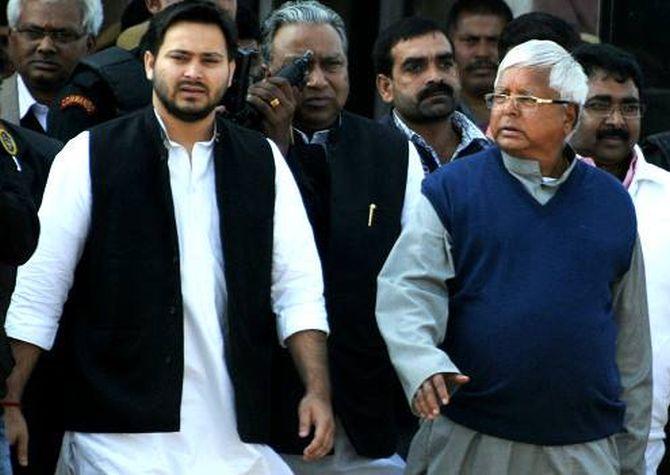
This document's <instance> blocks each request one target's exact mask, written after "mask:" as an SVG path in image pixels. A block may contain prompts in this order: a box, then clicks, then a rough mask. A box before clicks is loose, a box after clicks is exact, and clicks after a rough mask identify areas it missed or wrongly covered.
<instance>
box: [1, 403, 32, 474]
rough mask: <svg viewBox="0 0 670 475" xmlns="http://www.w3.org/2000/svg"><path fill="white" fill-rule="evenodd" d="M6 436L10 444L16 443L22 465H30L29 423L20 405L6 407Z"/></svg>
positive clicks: (17, 456)
mask: <svg viewBox="0 0 670 475" xmlns="http://www.w3.org/2000/svg"><path fill="white" fill-rule="evenodd" d="M4 420H5V438H6V439H7V442H8V443H9V445H16V447H15V449H16V458H17V459H18V460H19V465H21V466H22V467H26V466H28V425H27V424H26V420H25V419H24V417H23V413H22V412H21V409H20V408H18V407H6V408H5V414H4Z"/></svg>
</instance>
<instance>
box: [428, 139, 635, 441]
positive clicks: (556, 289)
mask: <svg viewBox="0 0 670 475" xmlns="http://www.w3.org/2000/svg"><path fill="white" fill-rule="evenodd" d="M423 193H424V194H425V195H426V196H427V197H428V199H429V200H430V202H431V203H432V205H433V207H434V208H435V210H436V211H437V214H438V215H439V217H440V219H441V220H442V222H443V224H444V226H445V227H446V228H447V230H448V231H449V233H450V234H451V236H452V239H453V245H452V253H453V258H454V264H455V269H456V277H455V278H454V279H451V280H450V281H449V282H448V283H447V284H448V288H449V296H450V303H449V312H450V317H449V324H448V329H447V338H446V340H445V342H444V344H443V349H444V350H445V351H446V352H447V354H449V356H450V357H451V358H452V360H453V361H454V363H455V364H456V365H457V366H458V367H459V369H460V370H461V371H462V372H463V373H464V374H466V375H468V376H470V378H471V381H470V383H468V384H466V385H464V386H463V387H462V388H461V389H460V390H459V391H458V392H457V393H456V394H455V396H454V398H453V399H452V402H451V403H450V404H449V405H448V406H446V408H445V414H446V415H447V416H448V417H449V418H451V419H452V420H454V421H455V422H457V423H459V424H462V425H464V426H466V427H469V428H471V429H473V430H476V431H478V432H482V433H486V434H490V435H494V436H497V437H501V438H504V439H509V440H516V441H521V442H526V443H532V444H539V445H562V444H574V443H581V442H585V441H589V440H596V439H600V438H603V437H607V436H609V435H611V434H614V433H616V432H619V431H621V430H622V427H623V414H624V410H625V407H624V404H623V402H621V400H620V393H621V386H620V381H619V372H618V368H617V366H616V361H615V352H616V336H617V329H616V324H615V322H614V318H613V313H612V290H611V289H612V285H613V283H614V282H615V281H616V280H617V279H619V278H620V277H621V276H622V275H623V274H624V273H625V272H626V271H627V270H628V268H629V267H630V261H631V257H632V250H633V247H634V244H635V239H636V232H635V230H636V222H635V212H634V208H633V205H632V202H631V200H630V198H629V197H628V194H627V193H626V191H625V190H624V189H623V187H622V186H621V185H620V184H619V183H618V182H616V181H615V180H614V179H613V178H611V177H610V176H608V175H607V174H605V173H604V172H602V171H599V170H597V169H596V168H593V167H589V166H588V165H584V164H583V163H581V162H579V163H577V164H576V166H575V168H574V169H573V171H572V173H571V174H570V176H569V177H568V179H567V180H566V181H565V182H564V183H563V184H562V185H561V186H560V188H559V189H558V191H557V193H556V195H555V196H554V197H553V198H552V199H551V200H550V201H549V202H547V203H546V204H545V205H541V204H540V203H538V202H537V201H536V200H535V198H533V197H532V196H531V195H530V194H529V193H528V192H527V191H526V189H525V188H524V187H523V185H522V184H521V183H520V182H519V181H518V180H517V179H516V178H515V177H514V176H512V175H511V174H510V173H509V172H508V171H507V170H506V169H505V167H504V163H503V161H502V157H501V155H500V151H499V150H498V149H497V148H492V149H488V150H486V151H483V152H481V153H478V154H476V155H473V156H472V157H469V158H468V159H467V160H459V161H456V162H453V163H452V164H450V165H449V166H446V167H442V168H441V169H439V170H438V171H437V172H435V173H433V174H432V175H430V176H429V177H428V178H427V179H426V180H425V181H424V184H423Z"/></svg>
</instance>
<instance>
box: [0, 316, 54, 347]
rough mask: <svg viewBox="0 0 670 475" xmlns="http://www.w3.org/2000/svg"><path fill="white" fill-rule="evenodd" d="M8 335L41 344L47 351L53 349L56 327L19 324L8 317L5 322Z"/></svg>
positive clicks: (15, 338) (36, 344)
mask: <svg viewBox="0 0 670 475" xmlns="http://www.w3.org/2000/svg"><path fill="white" fill-rule="evenodd" d="M5 333H6V334H7V337H9V338H12V339H14V340H19V341H24V342H26V343H30V344H32V345H35V346H39V347H40V348H42V349H43V350H45V351H49V350H51V347H53V344H54V340H55V339H56V329H54V328H51V327H45V326H43V325H28V324H26V323H21V324H19V323H18V322H13V321H12V320H11V319H8V320H7V322H6V323H5Z"/></svg>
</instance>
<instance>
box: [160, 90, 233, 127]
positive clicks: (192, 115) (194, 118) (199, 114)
mask: <svg viewBox="0 0 670 475" xmlns="http://www.w3.org/2000/svg"><path fill="white" fill-rule="evenodd" d="M154 92H155V93H156V96H157V97H158V99H159V100H160V101H161V104H163V107H165V110H166V111H168V113H169V114H170V115H172V116H174V117H176V118H177V119H179V120H181V121H182V122H189V123H191V122H198V121H200V120H202V119H204V118H205V117H207V116H208V115H209V114H211V113H212V111H213V110H214V109H215V108H216V106H217V104H218V103H219V101H220V100H221V98H219V101H215V102H213V103H212V104H208V105H206V106H204V107H203V108H202V109H199V110H193V111H188V110H183V109H180V108H179V107H178V106H177V104H175V103H174V102H173V101H171V100H170V99H169V98H168V97H167V96H166V95H165V94H163V91H162V90H161V88H160V87H154Z"/></svg>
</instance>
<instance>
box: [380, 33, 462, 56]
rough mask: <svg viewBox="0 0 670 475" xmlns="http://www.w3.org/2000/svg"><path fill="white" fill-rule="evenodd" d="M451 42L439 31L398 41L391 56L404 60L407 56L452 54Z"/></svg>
mask: <svg viewBox="0 0 670 475" xmlns="http://www.w3.org/2000/svg"><path fill="white" fill-rule="evenodd" d="M451 53H453V50H452V48H451V43H450V42H449V40H448V39H447V37H446V36H445V35H444V33H441V32H439V31H434V32H430V33H427V34H425V35H421V36H415V37H413V38H408V39H405V40H400V41H398V42H397V43H396V44H395V45H393V48H391V56H392V57H393V58H394V59H399V60H402V59H403V58H406V57H427V56H431V55H436V54H437V55H441V54H451Z"/></svg>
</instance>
